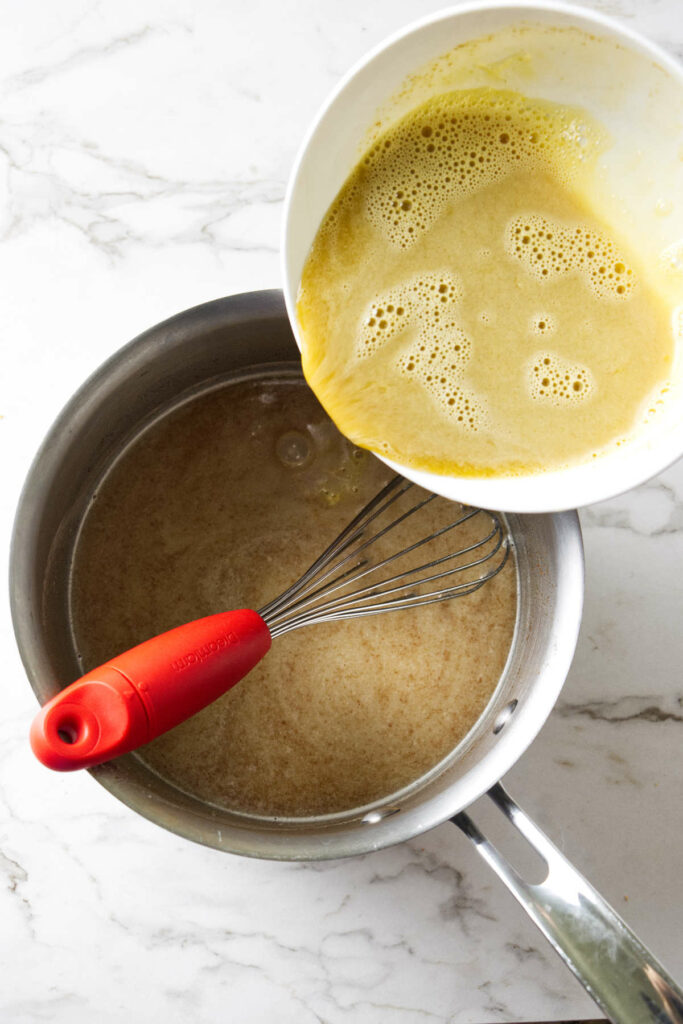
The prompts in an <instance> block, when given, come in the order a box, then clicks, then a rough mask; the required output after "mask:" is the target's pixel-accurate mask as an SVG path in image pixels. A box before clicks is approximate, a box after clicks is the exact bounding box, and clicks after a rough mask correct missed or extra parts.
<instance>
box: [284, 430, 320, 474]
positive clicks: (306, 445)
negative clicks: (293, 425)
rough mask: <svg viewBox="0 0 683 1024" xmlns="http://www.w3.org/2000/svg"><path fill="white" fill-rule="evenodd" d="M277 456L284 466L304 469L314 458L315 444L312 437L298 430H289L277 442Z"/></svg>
mask: <svg viewBox="0 0 683 1024" xmlns="http://www.w3.org/2000/svg"><path fill="white" fill-rule="evenodd" d="M275 454H276V456H277V457H278V459H279V460H280V462H281V463H282V465H283V466H287V467H288V468H289V469H302V468H303V467H304V466H307V465H308V464H309V463H310V462H311V460H312V458H313V444H312V443H311V439H310V437H307V436H306V434H302V433H300V431H298V430H288V431H286V433H284V434H281V435H280V437H278V439H277V441H276V442H275Z"/></svg>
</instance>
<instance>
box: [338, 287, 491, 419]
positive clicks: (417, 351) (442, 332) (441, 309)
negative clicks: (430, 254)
mask: <svg viewBox="0 0 683 1024" xmlns="http://www.w3.org/2000/svg"><path fill="white" fill-rule="evenodd" d="M461 294H462V288H461V286H460V282H459V281H458V280H457V278H456V277H455V276H454V275H453V274H451V273H450V272H447V271H445V272H444V273H442V274H438V273H429V274H420V275H417V276H415V277H412V278H409V280H408V281H406V282H405V283H404V284H402V285H400V286H398V287H396V288H393V289H391V290H390V291H388V292H386V293H384V294H382V295H380V296H378V297H377V298H376V299H375V300H373V302H372V303H371V304H370V308H369V309H368V310H367V312H366V314H365V315H364V317H363V320H362V322H361V327H360V331H359V336H358V340H357V343H356V350H355V355H356V358H357V359H360V360H365V359H368V358H370V357H372V356H373V355H376V353H377V352H378V351H379V350H380V349H381V348H382V347H383V346H384V345H386V344H387V343H388V342H390V341H393V340H394V339H398V338H399V337H400V335H401V334H403V333H408V332H410V333H411V334H412V335H413V336H414V335H415V334H416V333H417V338H416V339H414V340H412V341H411V342H410V343H409V344H408V345H407V346H405V347H404V348H402V349H401V350H400V351H399V354H398V357H397V359H396V361H395V364H394V365H395V366H396V368H397V369H398V371H399V372H400V373H401V374H402V375H403V376H404V377H408V378H410V379H412V380H414V381H416V382H418V383H419V384H420V385H421V386H422V387H424V388H425V390H426V391H428V392H429V394H430V395H431V397H432V398H433V400H434V401H435V402H436V403H437V405H438V406H439V407H440V410H441V412H442V413H443V414H444V415H445V416H447V417H448V418H449V420H450V421H451V422H452V423H454V424H457V425H458V426H459V427H461V428H462V429H463V430H474V431H476V430H479V429H480V428H481V427H482V425H483V424H484V422H485V421H486V418H487V413H486V406H485V403H484V401H483V400H482V399H481V398H480V397H479V396H478V395H476V394H475V392H474V391H472V390H471V389H470V388H468V387H466V385H465V383H464V380H463V378H464V375H465V368H466V366H467V363H468V362H469V360H470V357H471V354H472V343H471V341H470V339H469V338H468V337H467V336H466V334H465V332H464V331H463V329H462V327H461V326H460V324H459V323H458V319H457V305H458V302H459V300H460V297H461Z"/></svg>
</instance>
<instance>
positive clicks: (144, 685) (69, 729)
mask: <svg viewBox="0 0 683 1024" xmlns="http://www.w3.org/2000/svg"><path fill="white" fill-rule="evenodd" d="M270 644H271V637H270V631H269V630H268V627H267V625H266V624H265V622H264V621H263V619H262V618H261V616H260V615H258V614H257V612H254V611H251V610H250V609H248V608H242V609H240V610H238V611H232V612H221V613H219V614H218V615H209V616H207V617H206V618H204V619H197V620H196V621H195V622H189V623H187V625H184V626H178V628H177V629H171V630H169V632H168V633H161V634H160V635H159V636H155V637H152V639H151V640H146V641H145V642H144V643H142V644H139V645H138V646H137V647H133V648H131V650H129V651H126V652H125V653H124V654H119V655H118V656H117V657H116V658H112V659H111V661H108V662H106V664H104V665H101V666H100V667H99V668H96V669H93V670H92V672H88V673H87V674H86V675H84V676H82V677H81V678H80V679H78V680H77V681H76V682H75V683H72V684H71V685H70V686H67V687H66V689H64V690H62V691H61V692H60V693H58V694H57V696H56V697H53V698H52V700H51V701H49V702H48V703H47V704H45V705H44V707H43V708H41V710H40V711H39V713H38V714H37V715H36V717H35V719H34V720H33V724H32V725H31V746H32V748H33V752H34V754H35V755H36V757H37V758H38V760H39V761H42V763H43V764H44V765H47V767H48V768H54V769H55V770H56V771H73V770H74V769H76V768H92V767H93V766H94V765H96V764H101V763H102V762H103V761H109V760H111V758H113V757H119V756H120V755H121V754H127V753H129V751H131V750H135V749H136V747H140V746H142V744H143V743H149V741H150V740H153V739H154V738H155V737H156V736H160V735H161V733H163V732H167V731H168V730H169V729H172V728H173V727H174V726H176V725H179V724H180V722H184V721H185V719H186V718H190V717H191V716H192V715H194V714H196V712H197V711H201V709H202V708H204V707H206V705H207V704H210V703H211V702H212V701H214V700H216V699H217V698H218V697H220V696H222V694H224V693H226V692H227V691H228V690H229V689H230V688H231V687H232V686H234V685H235V683H238V682H239V681H240V679H242V678H243V677H244V676H245V675H246V674H247V673H248V672H250V671H251V670H252V668H254V666H255V665H256V664H258V662H259V661H260V660H261V658H263V656H264V655H265V654H267V653H268V651H269V649H270Z"/></svg>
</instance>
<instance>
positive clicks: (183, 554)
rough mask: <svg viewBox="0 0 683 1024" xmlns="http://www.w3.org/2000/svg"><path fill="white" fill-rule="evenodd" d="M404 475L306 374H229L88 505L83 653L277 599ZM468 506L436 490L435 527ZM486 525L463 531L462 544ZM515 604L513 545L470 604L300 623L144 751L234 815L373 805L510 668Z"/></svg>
mask: <svg viewBox="0 0 683 1024" xmlns="http://www.w3.org/2000/svg"><path fill="white" fill-rule="evenodd" d="M390 476H391V474H390V471H389V470H388V469H387V468H386V467H385V466H384V465H383V464H382V463H380V462H379V461H378V460H377V459H375V458H374V456H372V455H370V454H369V453H367V452H364V451H361V450H360V449H357V448H355V447H354V446H353V445H351V444H350V443H349V442H348V441H346V440H345V439H344V438H343V437H342V435H341V434H340V433H339V432H338V431H337V429H336V427H334V425H333V424H332V422H331V421H330V420H329V418H328V417H327V415H326V414H325V412H324V411H323V409H322V408H321V406H320V405H319V404H318V402H317V400H316V399H315V397H314V396H313V394H312V393H311V391H310V390H309V389H308V388H307V387H306V385H305V384H303V382H301V381H299V380H297V379H296V378H295V377H293V376H292V377H289V378H270V379H261V380H260V381H252V382H242V383H237V384H232V385H228V386H225V387H223V388H221V389H220V390H218V391H214V392H212V393H210V394H208V395H204V396H200V397H199V398H197V399H195V400H193V401H191V402H190V403H188V404H186V405H185V406H183V407H182V408H181V409H179V410H177V411H176V412H174V413H172V414H170V415H169V416H167V417H166V418H165V419H163V420H162V421H160V422H158V423H157V424H155V425H153V426H152V427H151V428H150V429H149V430H147V431H146V432H145V433H144V434H143V435H142V436H141V437H140V438H139V439H138V440H137V441H136V442H135V443H134V444H133V445H132V446H131V447H130V448H129V449H128V450H127V451H126V452H125V454H124V455H123V456H122V457H121V459H120V460H119V462H118V463H117V465H116V466H115V467H114V469H113V470H112V472H111V473H110V474H109V475H108V477H107V478H106V480H105V481H104V483H103V485H102V486H101V487H100V489H99V492H98V494H97V498H96V500H95V501H94V502H93V504H92V506H91V509H90V511H89V513H88V516H87V518H86V521H85V524H84V528H83V531H82V534H81V537H80V540H79V544H78V547H77V551H76V557H75V563H74V573H73V581H72V621H73V629H74V636H75V639H76V644H77V649H78V651H79V652H80V656H81V660H82V665H83V669H84V670H88V669H90V668H93V667H95V666H96V665H98V664H101V663H102V662H103V661H105V660H107V659H108V658H109V657H111V656H113V655H114V654H116V653H118V652H120V651H122V650H125V649H127V648H129V647H131V646H133V645H135V644H136V643H139V642H141V641H142V640H145V639H147V638H148V637H150V636H152V635H154V634H156V633H160V632H163V631H164V630H167V629H170V628H172V627H174V626H177V625H180V624H181V623H183V622H186V621H189V620H191V619H194V618H198V617H200V616H203V615H209V614H211V613H213V612H218V611H224V610H227V609H229V608H238V607H244V606H249V607H253V608H256V609H258V608H259V607H262V606H263V605H264V604H265V603H266V602H267V601H269V600H270V599H272V598H273V597H274V596H276V595H277V594H279V593H280V592H281V591H282V590H284V589H285V588H286V587H287V586H289V585H290V584H291V583H292V582H294V581H295V580H296V579H297V578H298V576H299V575H300V574H301V573H302V572H303V571H304V570H305V569H306V568H308V566H309V565H310V563H311V562H312V561H313V560H314V559H315V558H316V557H317V556H318V555H319V554H320V553H321V552H322V551H323V550H324V548H325V547H327V545H328V544H329V543H330V542H331V541H332V540H333V539H334V537H335V536H336V535H337V533H338V532H339V531H340V529H341V528H342V527H343V526H345V525H346V523H347V522H348V521H349V520H350V519H351V518H352V517H353V516H354V515H355V514H356V513H357V512H358V511H359V509H360V508H361V506H362V505H363V504H365V502H366V501H368V500H369V499H370V498H371V497H372V496H373V495H374V494H375V493H376V492H377V491H378V490H379V489H380V487H381V486H382V485H383V484H384V483H386V482H387V480H388V479H389V478H390ZM452 509H453V506H452V505H450V506H449V505H448V503H446V502H445V501H444V499H438V500H437V501H434V502H433V503H432V504H431V505H430V506H429V510H428V511H427V510H426V511H425V514H424V516H423V518H422V519H421V522H420V527H419V528H421V527H422V526H424V528H425V529H427V528H428V527H429V524H430V521H434V522H436V520H437V517H438V515H439V514H440V515H441V517H442V518H443V515H444V512H446V513H447V514H449V513H450V512H451V510H452ZM430 517H431V518H430ZM413 529H415V528H413ZM475 529H476V528H475V527H474V526H466V527H464V528H461V531H462V532H459V533H458V538H457V539H458V546H461V545H462V544H464V543H466V542H467V539H468V533H467V530H475ZM479 534H481V527H479ZM413 539H415V538H414V536H413ZM515 613H516V576H515V570H514V565H513V563H512V560H510V562H509V563H508V565H507V566H506V568H505V569H504V570H503V572H502V573H501V574H500V575H499V576H498V577H497V578H496V579H495V580H493V581H492V582H491V583H489V584H487V586H485V587H484V588H482V590H480V591H478V592H477V593H475V594H473V595H471V596H469V597H467V598H464V599H462V600H457V601H450V602H446V603H443V604H437V605H433V606H431V607H428V608H423V609H419V610H416V611H403V612H396V613H393V614H387V615H380V616H373V617H369V618H366V619H361V620H354V621H349V622H345V623H329V624H324V625H315V626H310V627H308V628H305V629H302V630H299V631H296V632H294V633H291V634H288V635H286V636H284V637H281V638H278V639H276V640H275V641H274V644H273V647H272V649H271V651H270V653H269V654H268V655H267V656H266V658H265V660H264V661H263V662H262V663H261V664H260V665H259V666H258V667H257V668H256V669H255V670H254V671H253V672H252V673H251V674H250V675H249V676H248V677H247V678H246V679H244V680H243V681H242V682H240V683H239V684H238V685H237V686H236V687H235V688H234V689H233V690H232V691H231V692H229V693H228V694H226V695H225V696H224V697H222V698H221V699H220V700H219V701H217V702H216V703H214V704H213V705H211V706H210V707H208V708H206V709H205V710H204V711H202V712H201V713H200V714H198V715H196V716H195V717H194V718H192V719H191V720H189V721H187V722H185V723H183V724H182V725H180V726H178V727H177V728H176V729H174V730H173V731H172V732H170V733H167V734H166V735H165V736H162V737H160V738H159V739H157V740H155V741H154V742H153V743H151V744H149V745H148V746H147V747H145V748H143V749H142V750H141V752H140V756H141V757H142V758H143V759H144V760H145V761H146V762H147V764H149V765H150V766H151V767H152V768H154V769H155V770H156V771H157V772H158V773H159V774H160V775H162V776H164V777H165V778H166V779H168V780H169V781H171V782H172V783H173V784H175V785H176V786H178V787H180V788H181V789H183V790H185V791H186V792H188V793H191V794H193V795H195V796H197V797H199V798H200V799H202V800H205V801H209V802H212V803H214V804H218V805H219V806H221V807H227V808H230V809H233V810H236V811H242V812H249V813H253V814H264V815H275V816H305V815H314V814H325V813H330V812H338V811H341V810H345V809H348V808H352V807H356V806H359V805H363V804H366V803H369V802H371V801H373V800H375V799H378V798H381V797H383V796H386V795H388V794H389V793H392V792H394V791H396V790H397V789H400V788H401V787H403V786H405V785H407V784H409V783H411V782H412V781H414V780H416V779H417V778H419V777H420V776H421V775H423V774H424V773H425V772H426V771H428V770H429V769H430V768H432V767H433V766H434V765H435V764H437V763H438V762H439V761H440V760H441V759H442V758H443V757H444V756H445V755H446V754H448V753H449V751H451V750H452V749H453V748H454V747H455V746H456V744H457V743H458V742H459V741H460V740H461V739H462V738H463V736H465V734H466V733H467V732H468V731H469V730H470V729H471V727H472V726H473V725H474V723H475V722H476V720H477V718H478V717H479V716H480V714H481V713H482V711H483V710H484V708H485V706H486V704H487V702H488V700H489V698H490V696H491V694H492V692H493V690H494V689H495V686H496V684H497V682H498V680H499V677H500V674H501V672H502V669H503V667H504V665H505V661H506V658H507V655H508V651H509V648H510V643H511V639H512V634H513V629H514V622H515Z"/></svg>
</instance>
